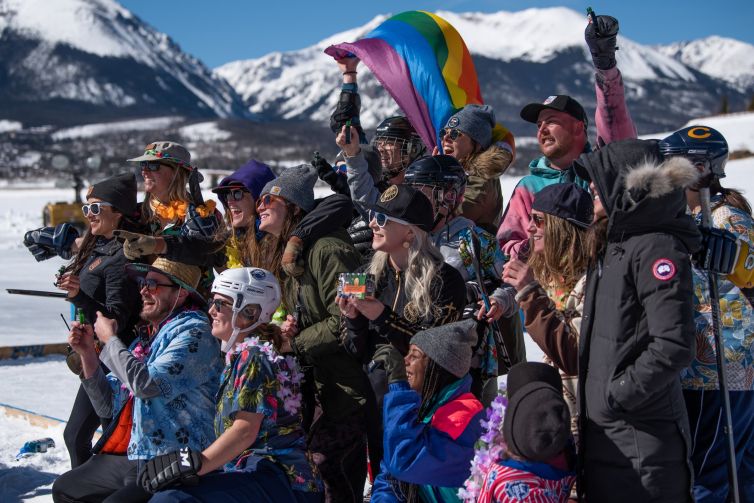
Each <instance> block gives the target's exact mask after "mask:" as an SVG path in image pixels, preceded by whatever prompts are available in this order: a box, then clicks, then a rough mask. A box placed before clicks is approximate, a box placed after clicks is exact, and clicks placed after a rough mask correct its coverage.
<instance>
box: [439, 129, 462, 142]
mask: <svg viewBox="0 0 754 503" xmlns="http://www.w3.org/2000/svg"><path fill="white" fill-rule="evenodd" d="M446 136H447V137H448V138H450V140H451V141H456V140H457V139H458V137H459V136H463V133H462V132H460V131H459V130H457V129H448V128H443V129H441V130H440V138H445V137H446Z"/></svg>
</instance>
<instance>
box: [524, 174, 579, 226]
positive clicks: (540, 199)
mask: <svg viewBox="0 0 754 503" xmlns="http://www.w3.org/2000/svg"><path fill="white" fill-rule="evenodd" d="M531 209H533V210H537V211H541V212H542V213H547V214H548V215H553V216H556V217H558V218H562V219H565V220H568V221H569V222H571V223H572V224H574V225H578V226H579V227H589V225H590V224H591V223H592V220H593V219H594V203H593V202H592V196H591V194H589V192H587V191H586V190H584V189H582V188H581V187H579V186H578V185H576V184H575V183H555V184H553V185H548V186H547V187H545V188H543V189H542V190H540V191H539V192H537V193H536V194H534V201H533V202H532V204H531Z"/></svg>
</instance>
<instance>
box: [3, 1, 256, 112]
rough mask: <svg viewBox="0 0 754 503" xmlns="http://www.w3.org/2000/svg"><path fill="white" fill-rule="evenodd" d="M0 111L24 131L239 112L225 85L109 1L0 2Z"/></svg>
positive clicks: (239, 106) (240, 106) (240, 108)
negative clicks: (20, 123) (30, 127)
mask: <svg viewBox="0 0 754 503" xmlns="http://www.w3.org/2000/svg"><path fill="white" fill-rule="evenodd" d="M0 110H2V117H0V118H2V119H15V120H21V121H23V123H24V124H31V125H33V124H68V125H70V124H82V123H86V122H98V121H102V120H108V119H109V120H113V119H122V118H126V117H143V116H152V117H154V116H160V115H181V116H189V117H239V116H244V115H245V109H244V106H243V104H242V103H241V101H240V99H239V97H238V95H237V94H236V93H235V91H234V90H233V88H232V87H230V86H229V85H228V84H227V82H225V81H224V80H223V79H221V78H217V77H216V76H215V75H214V74H213V73H212V72H211V71H210V70H209V69H208V68H207V67H206V66H205V65H204V64H203V63H202V62H201V61H199V60H198V59H196V58H195V57H193V56H190V55H188V54H186V53H184V52H183V51H181V49H180V47H179V46H178V45H177V44H176V43H175V42H173V41H172V40H171V39H170V38H169V37H168V36H167V35H165V34H163V33H160V32H159V31H157V30H155V29H154V28H152V27H150V26H149V25H147V24H146V23H144V22H143V21H141V20H140V19H139V18H138V17H136V16H134V15H133V14H132V13H131V12H130V11H128V10H127V9H125V8H123V7H122V6H121V5H120V4H118V3H117V2H116V1H115V0H54V1H48V0H0Z"/></svg>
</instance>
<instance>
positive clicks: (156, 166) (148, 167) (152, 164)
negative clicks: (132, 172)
mask: <svg viewBox="0 0 754 503" xmlns="http://www.w3.org/2000/svg"><path fill="white" fill-rule="evenodd" d="M163 164H164V163H162V162H160V161H139V167H140V168H141V170H142V171H160V167H161V166H162V165H163Z"/></svg>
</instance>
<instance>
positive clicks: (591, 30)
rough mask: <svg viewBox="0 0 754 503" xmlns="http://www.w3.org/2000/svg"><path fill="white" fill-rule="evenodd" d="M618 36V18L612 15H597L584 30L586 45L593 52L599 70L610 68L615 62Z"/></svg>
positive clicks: (593, 58)
mask: <svg viewBox="0 0 754 503" xmlns="http://www.w3.org/2000/svg"><path fill="white" fill-rule="evenodd" d="M617 37H618V20H617V19H615V18H614V17H612V16H595V17H594V22H593V23H589V24H588V25H587V26H586V29H585V30H584V38H585V39H586V45H588V46H589V52H590V53H591V54H592V61H594V67H595V68H597V69H598V70H609V69H611V68H613V67H614V66H615V65H616V64H617V63H616V62H615V51H616V50H617V49H618V48H617V47H616V45H615V44H616V41H617Z"/></svg>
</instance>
